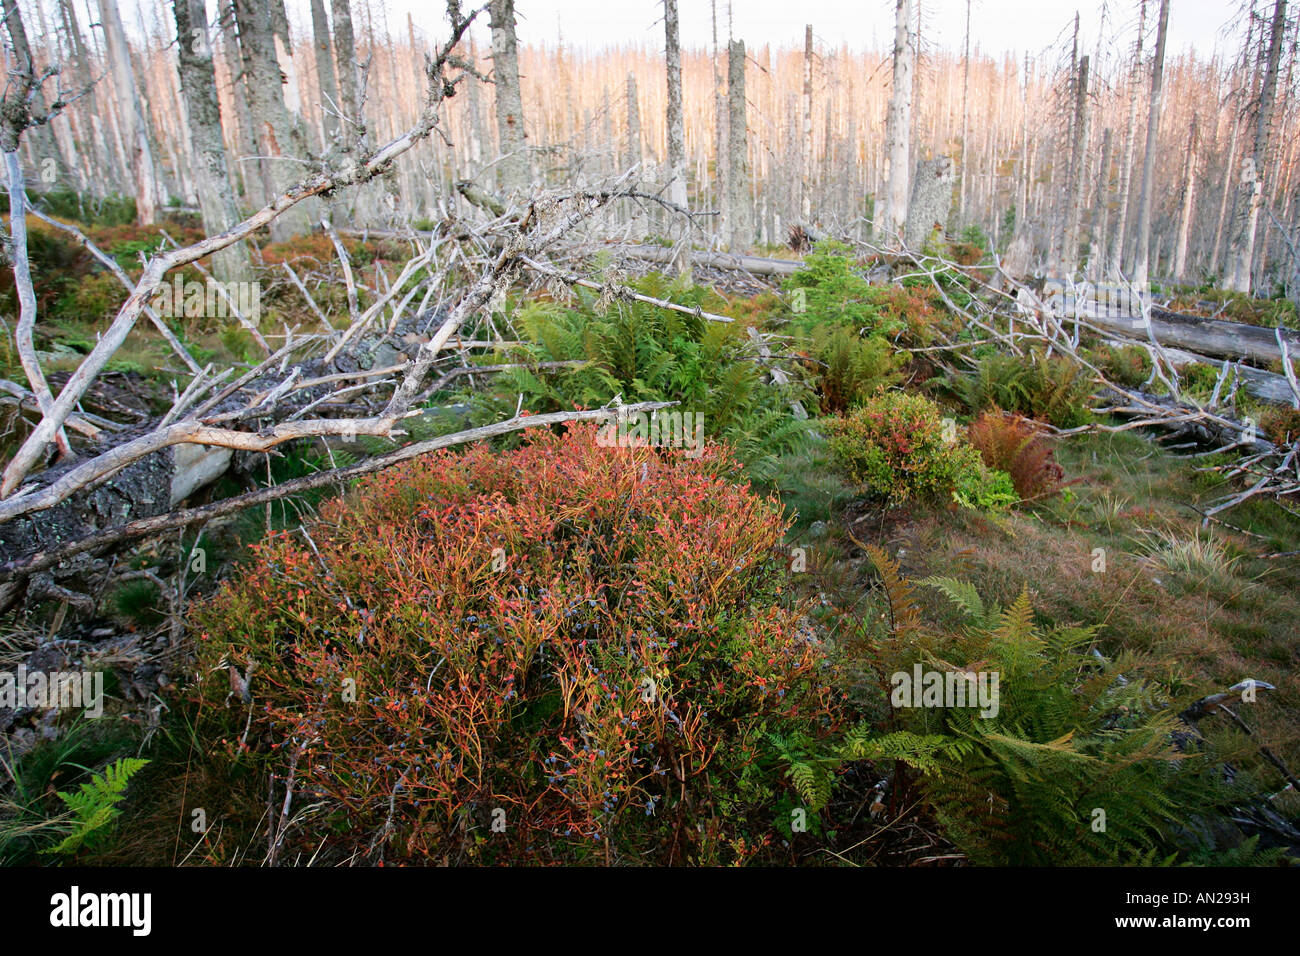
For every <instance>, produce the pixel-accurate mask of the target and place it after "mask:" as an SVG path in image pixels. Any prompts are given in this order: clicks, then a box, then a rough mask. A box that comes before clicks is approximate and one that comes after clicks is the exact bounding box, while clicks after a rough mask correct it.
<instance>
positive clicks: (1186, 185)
mask: <svg viewBox="0 0 1300 956" xmlns="http://www.w3.org/2000/svg"><path fill="white" fill-rule="evenodd" d="M1199 123H1200V116H1198V115H1197V114H1193V115H1192V129H1191V132H1190V133H1189V134H1188V137H1187V158H1186V160H1185V162H1184V163H1183V197H1182V203H1181V204H1180V206H1179V210H1178V239H1177V245H1176V246H1175V247H1174V278H1175V279H1182V278H1183V277H1184V276H1185V275H1186V273H1187V242H1188V239H1189V237H1190V235H1191V229H1192V203H1193V202H1194V200H1195V196H1196V147H1197V136H1198V132H1199V130H1198V126H1199Z"/></svg>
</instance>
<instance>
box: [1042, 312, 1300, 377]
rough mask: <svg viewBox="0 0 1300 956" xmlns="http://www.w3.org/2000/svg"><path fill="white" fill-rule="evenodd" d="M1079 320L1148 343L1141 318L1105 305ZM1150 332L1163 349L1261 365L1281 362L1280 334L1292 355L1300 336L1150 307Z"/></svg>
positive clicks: (1298, 345) (1066, 317)
mask: <svg viewBox="0 0 1300 956" xmlns="http://www.w3.org/2000/svg"><path fill="white" fill-rule="evenodd" d="M1080 317H1081V318H1084V319H1086V320H1087V321H1088V323H1089V324H1091V325H1095V326H1098V327H1100V328H1102V329H1104V330H1106V331H1107V332H1111V333H1113V334H1115V335H1118V336H1121V337H1123V338H1126V339H1132V340H1134V341H1147V339H1148V336H1147V331H1146V326H1145V325H1143V324H1142V316H1140V315H1130V314H1126V313H1124V314H1121V313H1120V312H1119V310H1111V309H1108V308H1106V307H1105V306H1104V305H1103V306H1099V307H1093V305H1092V303H1087V304H1085V307H1084V308H1083V309H1082V310H1081V312H1080ZM1069 319H1070V316H1068V315H1067V316H1064V321H1065V322H1067V323H1068V322H1069ZM1151 331H1152V332H1154V333H1155V336H1156V338H1157V339H1159V340H1160V344H1161V345H1164V346H1173V347H1174V348H1180V349H1185V350H1187V351H1189V352H1196V353H1199V354H1201V355H1208V356H1211V357H1213V358H1217V359H1225V358H1226V359H1233V360H1236V361H1240V360H1245V361H1248V362H1255V363H1257V364H1260V365H1269V364H1271V363H1273V362H1279V361H1281V360H1282V349H1281V347H1280V346H1279V345H1278V341H1277V336H1278V335H1279V334H1280V335H1281V336H1282V338H1283V340H1284V341H1285V342H1286V344H1287V349H1288V350H1289V351H1290V352H1292V353H1293V354H1294V353H1296V352H1297V351H1300V332H1294V331H1292V330H1290V329H1280V330H1279V329H1270V328H1264V327H1262V326H1258V325H1245V324H1243V323H1241V322H1224V321H1223V320H1222V319H1206V318H1201V317H1200V316H1195V315H1184V314H1182V313H1180V312H1171V311H1169V310H1168V309H1162V308H1160V307H1158V306H1152V307H1151Z"/></svg>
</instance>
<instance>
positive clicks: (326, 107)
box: [311, 0, 340, 153]
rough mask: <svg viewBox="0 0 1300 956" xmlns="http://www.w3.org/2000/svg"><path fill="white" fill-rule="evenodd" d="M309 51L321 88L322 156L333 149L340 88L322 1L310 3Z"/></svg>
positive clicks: (336, 129)
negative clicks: (335, 75) (336, 78)
mask: <svg viewBox="0 0 1300 956" xmlns="http://www.w3.org/2000/svg"><path fill="white" fill-rule="evenodd" d="M311 35H312V47H313V48H314V52H315V54H316V57H315V59H316V83H317V85H318V86H319V87H320V96H321V111H322V113H323V117H322V120H321V128H322V131H323V133H324V140H325V141H324V143H322V146H323V148H324V152H327V153H328V152H329V151H330V150H332V149H336V148H337V145H338V139H339V133H340V126H339V87H338V83H337V82H335V79H334V50H333V45H332V44H331V43H330V24H329V20H327V19H326V18H325V0H311Z"/></svg>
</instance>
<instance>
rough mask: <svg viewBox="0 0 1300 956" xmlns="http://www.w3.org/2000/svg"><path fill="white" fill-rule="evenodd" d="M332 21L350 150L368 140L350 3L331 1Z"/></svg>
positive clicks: (339, 0)
mask: <svg viewBox="0 0 1300 956" xmlns="http://www.w3.org/2000/svg"><path fill="white" fill-rule="evenodd" d="M330 21H331V22H332V23H333V25H334V56H335V57H336V60H337V66H338V81H339V105H340V106H341V107H342V109H343V118H344V122H343V124H342V125H343V143H344V147H345V149H346V148H347V147H348V146H350V144H351V143H353V142H355V141H356V140H358V139H362V138H364V136H365V129H366V127H365V117H363V116H362V115H361V106H360V103H359V102H358V99H357V50H356V41H355V39H354V38H353V32H352V10H351V8H350V7H349V5H348V0H330Z"/></svg>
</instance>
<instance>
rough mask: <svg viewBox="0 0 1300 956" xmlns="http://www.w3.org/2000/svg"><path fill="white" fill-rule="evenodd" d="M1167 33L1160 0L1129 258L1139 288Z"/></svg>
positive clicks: (1143, 280) (1143, 278) (1165, 4)
mask: <svg viewBox="0 0 1300 956" xmlns="http://www.w3.org/2000/svg"><path fill="white" fill-rule="evenodd" d="M1168 32H1169V0H1160V19H1159V23H1158V25H1157V26H1156V55H1155V60H1154V61H1153V62H1152V64H1151V104H1150V109H1149V111H1148V113H1147V148H1146V155H1145V156H1144V157H1143V160H1142V192H1141V193H1140V194H1139V195H1138V221H1137V253H1136V255H1135V256H1134V259H1133V282H1134V284H1135V285H1136V286H1137V287H1138V288H1139V289H1144V288H1145V287H1146V284H1147V272H1148V268H1149V261H1148V256H1149V254H1150V247H1151V204H1152V201H1153V199H1154V196H1153V190H1154V188H1155V169H1156V149H1157V146H1158V137H1159V135H1160V105H1161V99H1162V95H1163V90H1164V77H1165V37H1166V35H1167V34H1168Z"/></svg>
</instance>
